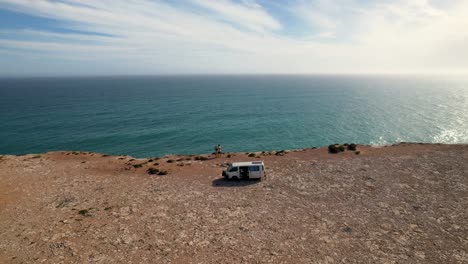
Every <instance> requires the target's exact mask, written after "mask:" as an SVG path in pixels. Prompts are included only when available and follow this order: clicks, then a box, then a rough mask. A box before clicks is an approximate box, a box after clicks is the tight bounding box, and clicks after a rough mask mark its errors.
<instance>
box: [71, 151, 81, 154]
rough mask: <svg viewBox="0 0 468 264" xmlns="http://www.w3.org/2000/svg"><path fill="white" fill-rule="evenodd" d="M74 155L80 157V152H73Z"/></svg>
mask: <svg viewBox="0 0 468 264" xmlns="http://www.w3.org/2000/svg"><path fill="white" fill-rule="evenodd" d="M72 154H73V155H80V153H79V152H76V151H73V152H72Z"/></svg>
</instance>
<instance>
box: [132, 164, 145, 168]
mask: <svg viewBox="0 0 468 264" xmlns="http://www.w3.org/2000/svg"><path fill="white" fill-rule="evenodd" d="M132 166H133V168H135V169H136V168H141V167H143V164H134V165H132Z"/></svg>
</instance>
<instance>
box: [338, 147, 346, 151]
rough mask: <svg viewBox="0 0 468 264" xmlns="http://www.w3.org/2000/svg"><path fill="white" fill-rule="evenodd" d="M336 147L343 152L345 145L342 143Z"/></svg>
mask: <svg viewBox="0 0 468 264" xmlns="http://www.w3.org/2000/svg"><path fill="white" fill-rule="evenodd" d="M338 149H339V150H340V152H343V151H345V150H346V148H345V146H343V145H341V146H339V147H338Z"/></svg>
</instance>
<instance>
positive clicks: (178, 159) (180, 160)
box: [176, 158, 184, 161]
mask: <svg viewBox="0 0 468 264" xmlns="http://www.w3.org/2000/svg"><path fill="white" fill-rule="evenodd" d="M183 160H184V159H182V158H180V159H177V160H176V161H183Z"/></svg>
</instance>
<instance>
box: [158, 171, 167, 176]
mask: <svg viewBox="0 0 468 264" xmlns="http://www.w3.org/2000/svg"><path fill="white" fill-rule="evenodd" d="M158 175H167V171H165V170H162V171H159V172H158Z"/></svg>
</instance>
